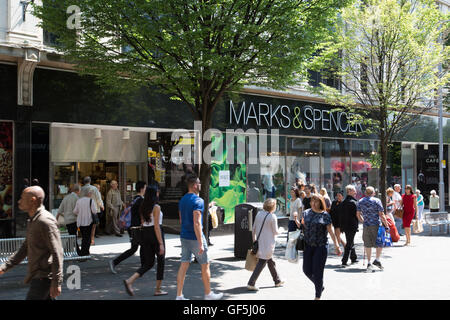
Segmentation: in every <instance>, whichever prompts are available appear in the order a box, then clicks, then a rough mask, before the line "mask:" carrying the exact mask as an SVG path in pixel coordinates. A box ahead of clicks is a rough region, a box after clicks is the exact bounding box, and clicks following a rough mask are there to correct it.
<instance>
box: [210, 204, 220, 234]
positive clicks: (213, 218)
mask: <svg viewBox="0 0 450 320" xmlns="http://www.w3.org/2000/svg"><path fill="white" fill-rule="evenodd" d="M209 214H210V217H211V223H212V227H213V229H216V228H217V227H218V226H219V218H218V217H217V207H216V206H213V207H211V209H209Z"/></svg>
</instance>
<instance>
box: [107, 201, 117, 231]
mask: <svg viewBox="0 0 450 320" xmlns="http://www.w3.org/2000/svg"><path fill="white" fill-rule="evenodd" d="M107 212H108V215H107V217H106V228H105V231H106V232H107V233H114V234H118V233H120V229H119V226H118V221H119V214H120V207H112V208H109V209H108V210H107Z"/></svg>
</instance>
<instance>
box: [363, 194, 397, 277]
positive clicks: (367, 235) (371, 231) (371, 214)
mask: <svg viewBox="0 0 450 320" xmlns="http://www.w3.org/2000/svg"><path fill="white" fill-rule="evenodd" d="M357 216H358V220H359V221H360V222H361V223H362V224H363V242H364V249H365V251H366V255H367V261H368V263H367V270H366V272H373V271H374V270H373V266H372V264H371V263H370V260H371V258H372V248H376V256H375V260H374V261H373V265H374V266H376V267H378V268H379V269H380V270H383V269H384V268H383V266H382V265H381V261H380V257H381V253H382V251H383V248H382V247H377V244H376V241H377V236H378V228H379V227H380V225H381V224H383V225H384V226H385V227H386V228H387V229H388V228H389V226H388V223H387V220H386V216H385V215H384V209H383V205H382V204H381V201H380V199H378V198H375V189H374V188H373V187H367V188H366V196H365V197H364V198H362V199H361V200H359V201H358V205H357Z"/></svg>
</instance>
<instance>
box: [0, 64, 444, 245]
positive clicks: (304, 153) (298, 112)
mask: <svg viewBox="0 0 450 320" xmlns="http://www.w3.org/2000/svg"><path fill="white" fill-rule="evenodd" d="M0 76H1V77H0V81H1V84H2V85H1V86H0V106H1V107H0V119H5V120H0V156H1V157H0V161H2V164H1V171H0V199H1V202H2V203H1V204H2V206H1V207H0V209H1V210H0V212H2V213H1V214H2V215H1V217H3V218H0V220H2V219H3V220H4V221H6V220H8V219H9V221H13V224H12V225H11V226H9V227H4V228H2V230H6V231H7V233H9V234H14V235H17V236H19V235H23V231H24V230H25V228H26V218H27V216H26V214H25V213H23V212H20V210H18V208H17V200H18V198H19V197H20V193H21V191H22V190H23V188H24V187H25V186H26V185H27V184H26V182H25V180H24V179H27V180H28V183H31V181H32V180H33V179H38V180H39V184H40V185H41V186H42V187H43V188H44V190H45V191H46V193H47V195H48V196H47V197H46V199H45V205H46V207H47V208H49V209H50V210H55V209H57V208H58V206H59V203H60V202H61V200H62V198H63V197H64V196H65V195H66V194H67V193H68V192H69V191H70V187H71V186H72V185H73V184H75V183H80V182H82V178H83V177H84V176H87V175H89V176H91V177H92V180H93V183H94V184H98V185H99V187H100V190H101V192H102V194H103V196H106V193H107V191H108V190H109V184H110V182H111V181H112V180H117V181H118V182H119V188H120V190H121V192H122V198H123V199H124V200H125V201H126V202H127V201H129V200H130V199H131V197H132V196H133V195H134V193H135V192H136V190H135V188H134V184H135V183H136V182H137V181H138V180H144V181H147V182H148V181H152V180H155V181H157V182H158V184H159V185H160V187H161V191H162V192H161V196H160V204H161V207H162V210H163V212H164V214H165V217H167V218H169V219H177V218H178V201H179V199H180V198H181V196H182V195H183V194H184V192H186V185H185V179H186V177H187V175H188V174H189V173H191V172H198V168H199V167H198V164H195V161H192V164H189V163H185V162H183V161H182V158H180V157H172V150H173V148H174V147H175V146H177V145H184V146H187V147H188V149H189V150H191V154H192V155H193V154H195V152H194V151H195V150H197V151H198V150H201V148H200V143H201V141H200V139H198V137H199V136H198V135H195V134H194V133H198V132H196V131H195V130H194V129H195V127H194V120H193V116H192V114H191V112H190V111H189V109H188V108H187V107H186V106H184V105H183V104H181V103H180V102H178V101H174V100H172V99H170V97H168V96H164V95H162V94H158V93H156V91H155V90H152V89H150V88H143V89H142V90H140V91H138V92H135V93H133V94H125V95H124V94H113V93H109V92H107V91H105V90H104V89H102V88H101V87H99V86H97V85H96V84H95V82H94V79H93V78H92V77H82V76H79V75H77V74H75V73H68V72H61V71H55V70H47V69H42V68H38V69H36V71H35V74H34V106H33V107H21V106H17V100H16V96H15V95H14V94H12V93H16V92H17V87H16V86H17V70H16V66H13V65H2V64H0ZM333 109H334V108H333V107H332V106H329V105H325V104H322V103H318V102H310V101H305V100H300V99H298V100H292V99H286V98H279V97H273V96H272V97H270V96H261V95H254V94H239V95H233V96H230V97H225V98H224V99H223V101H222V102H221V103H220V104H219V105H218V106H217V108H216V112H215V114H214V118H213V127H214V128H216V129H218V130H220V132H221V133H222V136H221V137H220V138H216V139H215V140H213V148H212V149H213V150H215V149H218V148H219V145H222V148H223V154H222V157H221V158H220V159H214V161H213V162H212V165H211V166H212V175H211V185H210V201H216V202H217V204H218V205H219V206H221V207H223V208H224V209H225V222H226V223H232V222H233V221H234V206H235V205H237V204H239V203H243V202H260V201H263V200H264V199H265V198H266V197H269V196H271V197H274V198H276V199H277V202H278V211H279V212H280V214H286V213H287V210H288V204H289V190H290V188H291V186H292V185H293V184H294V183H295V181H296V180H297V179H300V180H302V181H303V182H305V183H313V184H315V185H316V186H317V187H318V188H320V187H325V188H326V189H327V191H328V194H329V195H330V197H331V198H332V199H333V198H334V196H335V194H336V192H338V191H340V190H344V189H345V186H346V185H348V184H350V183H351V184H354V185H355V187H356V189H357V196H358V197H361V196H362V194H363V193H364V190H365V188H366V187H367V186H369V185H372V186H375V187H377V186H378V184H379V180H378V179H379V173H378V169H377V168H376V161H374V158H376V157H375V156H376V153H377V151H378V142H377V139H376V137H373V136H364V135H361V133H362V132H363V131H364V127H363V125H362V124H354V125H349V123H348V118H349V117H351V116H352V115H351V114H350V113H346V112H342V111H336V110H333ZM429 118H432V117H429ZM432 119H433V120H432V121H431V122H432V123H435V122H436V121H435V118H432ZM427 121H429V119H428V120H427ZM446 123H448V122H446ZM421 125H423V126H424V127H423V129H422V127H421ZM421 125H419V126H417V130H415V128H414V129H412V131H410V133H409V135H405V136H403V137H402V139H398V141H399V142H398V143H396V144H395V148H394V149H395V150H397V151H398V152H397V151H396V152H394V153H395V155H394V156H392V157H391V158H390V160H389V164H388V185H393V183H401V184H402V185H405V184H406V183H409V184H412V185H413V187H414V188H416V187H418V188H419V189H421V190H422V189H423V193H424V195H425V193H426V192H429V190H431V189H430V188H435V190H438V188H437V185H436V170H435V169H433V166H435V165H436V163H435V157H436V156H435V154H436V153H434V155H432V154H430V152H431V151H433V152H435V150H436V149H435V148H436V144H435V142H436V141H435V140H434V137H433V138H430V136H431V133H433V134H434V131H435V130H437V129H432V130H431V131H430V132H428V133H426V132H427V131H426V130H425V129H426V128H428V127H429V125H428V122H426V121H425V122H424V124H421ZM449 125H450V123H449ZM180 128H184V129H186V131H187V132H189V135H190V136H189V137H188V138H186V137H185V138H184V139H177V140H176V141H173V139H172V133H173V132H174V130H176V129H180ZM449 128H450V126H449ZM252 129H253V130H254V131H253V132H252V131H251V130H252ZM227 130H235V131H234V132H235V133H234V135H232V136H233V137H234V139H233V140H235V144H233V143H231V141H227V136H226V133H227ZM237 130H240V131H237ZM262 130H267V131H266V132H263V131H262ZM274 130H278V133H277V134H275V132H274ZM436 132H437V131H436ZM420 134H423V135H424V136H418V135H420ZM444 138H445V139H449V140H445V141H450V130H448V132H447V131H445V135H444ZM230 140H231V139H230ZM265 140H267V141H266V142H265ZM410 141H413V142H410ZM203 143H209V142H203ZM239 144H241V145H242V146H243V149H242V150H243V151H242V150H240V149H239ZM262 145H264V146H265V147H266V148H261V146H262ZM275 146H276V147H275ZM426 148H428V149H426ZM425 150H428V151H430V152H428V153H424V151H425ZM447 154H448V151H447V149H446V151H445V155H446V156H447ZM397 155H398V157H397ZM255 158H256V160H257V161H256V162H255V161H253V160H254V159H255ZM230 159H232V160H233V161H232V163H230V161H229V160H230ZM433 159H434V160H433ZM447 159H448V157H447ZM191 160H193V159H191ZM197 163H198V162H197ZM446 177H448V170H447V171H446ZM448 181H449V179H447V180H446V195H447V197H446V198H447V203H448V189H449V188H448ZM5 234H6V233H2V236H5Z"/></svg>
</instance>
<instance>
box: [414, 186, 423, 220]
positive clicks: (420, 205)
mask: <svg viewBox="0 0 450 320" xmlns="http://www.w3.org/2000/svg"><path fill="white" fill-rule="evenodd" d="M416 197H417V219H418V220H419V221H422V219H423V209H424V207H425V202H424V201H423V195H422V194H420V190H419V189H416Z"/></svg>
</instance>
